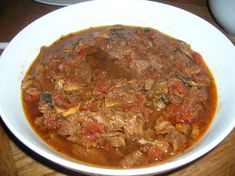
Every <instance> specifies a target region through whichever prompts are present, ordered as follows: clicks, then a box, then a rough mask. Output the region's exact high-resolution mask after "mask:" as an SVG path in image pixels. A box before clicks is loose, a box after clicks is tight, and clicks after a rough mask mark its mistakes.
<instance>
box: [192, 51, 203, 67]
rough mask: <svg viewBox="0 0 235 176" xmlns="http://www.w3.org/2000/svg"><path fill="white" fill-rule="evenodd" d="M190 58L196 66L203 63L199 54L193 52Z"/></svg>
mask: <svg viewBox="0 0 235 176" xmlns="http://www.w3.org/2000/svg"><path fill="white" fill-rule="evenodd" d="M192 57H193V60H194V62H196V63H197V64H199V65H201V64H203V63H204V62H203V59H202V56H201V55H200V54H199V53H197V52H193V53H192Z"/></svg>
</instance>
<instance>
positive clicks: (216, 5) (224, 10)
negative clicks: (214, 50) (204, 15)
mask: <svg viewBox="0 0 235 176" xmlns="http://www.w3.org/2000/svg"><path fill="white" fill-rule="evenodd" d="M209 6H210V9H211V12H212V14H213V16H214V17H215V19H216V20H217V21H218V22H219V24H220V25H221V26H222V27H223V28H224V29H225V30H226V31H227V32H229V33H231V34H232V35H234V36H235V0H223V1H222V0H209Z"/></svg>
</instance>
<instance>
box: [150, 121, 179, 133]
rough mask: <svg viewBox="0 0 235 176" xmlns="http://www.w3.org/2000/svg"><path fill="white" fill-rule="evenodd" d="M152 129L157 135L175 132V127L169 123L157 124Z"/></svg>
mask: <svg viewBox="0 0 235 176" xmlns="http://www.w3.org/2000/svg"><path fill="white" fill-rule="evenodd" d="M154 129H155V131H156V133H157V134H169V133H170V132H172V131H174V130H175V127H174V126H173V125H172V124H171V122H169V121H162V122H160V123H157V124H156V126H155V127H154Z"/></svg>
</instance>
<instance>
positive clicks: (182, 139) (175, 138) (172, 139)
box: [167, 130, 187, 151]
mask: <svg viewBox="0 0 235 176" xmlns="http://www.w3.org/2000/svg"><path fill="white" fill-rule="evenodd" d="M167 139H168V140H169V143H170V144H171V145H172V146H173V150H174V151H177V150H179V149H180V148H181V147H183V146H184V145H185V144H186V142H187V137H186V136H185V135H184V134H182V133H180V132H178V131H177V130H175V131H172V132H171V133H169V134H168V135H167Z"/></svg>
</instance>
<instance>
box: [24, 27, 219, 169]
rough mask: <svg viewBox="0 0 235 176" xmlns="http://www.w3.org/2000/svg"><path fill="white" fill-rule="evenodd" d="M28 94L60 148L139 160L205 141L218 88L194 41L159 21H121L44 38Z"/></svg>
mask: <svg viewBox="0 0 235 176" xmlns="http://www.w3.org/2000/svg"><path fill="white" fill-rule="evenodd" d="M22 101H23V106H24V111H25V113H26V116H27V117H28V120H29V122H30V124H31V126H32V127H33V129H34V130H35V131H36V132H37V134H38V135H39V136H40V137H41V138H42V139H43V140H44V141H45V142H46V143H47V144H48V145H50V146H51V147H52V148H54V149H55V150H57V151H58V152H60V153H62V154H64V155H66V156H68V157H70V158H72V159H75V160H78V161H81V162H85V163H89V164H95V165H100V166H106V167H116V168H131V167H141V166H146V165H151V164H156V163H159V162H161V161H164V160H167V159H170V158H172V157H173V156H176V155H178V154H181V153H183V152H184V151H185V150H187V149H188V148H189V147H190V146H192V145H193V144H194V143H195V142H197V141H198V140H199V138H200V137H201V136H202V135H203V134H204V133H205V131H206V130H207V128H208V126H209V125H210V122H211V120H212V118H213V115H214V113H215V109H216V103H217V93H216V86H215V82H214V79H213V77H212V75H211V73H210V71H209V69H208V68H207V66H206V64H205V63H204V61H203V59H202V57H201V56H200V54H198V53H197V52H195V51H193V50H192V49H191V48H190V46H189V45H188V44H187V43H185V42H183V41H181V40H178V39H174V38H172V37H170V36H167V35H165V34H163V33H161V32H159V31H157V30H155V29H151V28H143V27H133V26H123V25H113V26H104V27H96V28H90V29H86V30H83V31H79V32H77V33H72V34H69V35H67V36H64V37H62V38H60V39H59V40H57V41H56V42H54V43H53V44H52V45H51V46H43V47H42V48H41V51H40V53H39V55H38V57H37V58H36V60H35V61H34V63H33V64H32V65H31V67H30V68H29V70H28V72H27V73H26V75H25V77H24V79H23V81H22Z"/></svg>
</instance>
